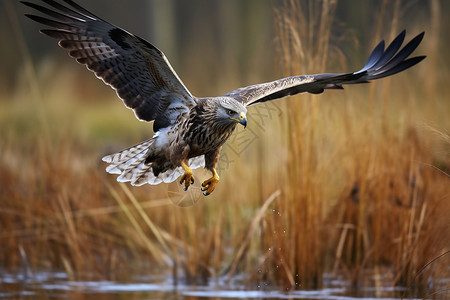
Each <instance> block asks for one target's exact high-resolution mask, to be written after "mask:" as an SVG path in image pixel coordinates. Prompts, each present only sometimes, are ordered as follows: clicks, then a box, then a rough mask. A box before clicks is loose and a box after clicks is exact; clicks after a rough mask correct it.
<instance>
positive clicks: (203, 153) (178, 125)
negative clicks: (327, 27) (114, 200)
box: [22, 0, 425, 196]
mask: <svg viewBox="0 0 450 300" xmlns="http://www.w3.org/2000/svg"><path fill="white" fill-rule="evenodd" d="M42 1H43V2H45V3H46V4H48V5H49V6H50V7H51V8H46V7H44V6H41V5H38V4H35V3H30V2H26V1H23V2H22V3H23V4H25V5H27V6H29V7H31V8H33V9H35V10H37V11H39V12H41V13H43V14H45V15H46V17H41V16H36V15H26V16H27V17H29V18H30V19H32V20H34V21H36V22H39V23H42V24H44V25H46V26H49V27H51V29H43V30H41V33H43V34H46V35H48V36H50V37H53V38H56V39H58V40H59V46H61V47H62V48H65V49H67V50H69V54H70V56H72V57H73V58H75V59H76V60H77V62H79V63H80V64H84V65H86V66H87V68H88V69H89V70H91V71H93V72H94V73H95V75H96V76H97V77H98V78H100V79H102V80H103V81H104V82H105V83H106V84H108V85H110V86H111V87H112V88H113V89H114V90H116V92H117V95H118V96H119V97H120V98H121V99H122V100H123V102H124V104H125V106H126V107H127V108H130V109H132V110H133V111H134V113H135V115H136V117H137V118H138V119H139V120H142V121H147V122H150V121H154V122H153V130H154V132H155V134H154V136H153V137H152V138H150V139H149V140H147V141H144V142H142V143H140V144H138V145H136V146H133V147H131V148H128V149H126V150H123V151H121V152H118V153H115V154H111V155H108V156H105V157H103V161H105V162H106V163H108V164H109V165H108V167H107V168H106V171H107V172H109V173H111V174H118V175H119V176H118V178H117V180H118V181H120V182H130V183H131V184H132V185H136V186H140V185H143V184H146V183H149V184H159V183H161V182H166V183H168V182H173V181H175V180H176V179H177V178H178V177H180V176H181V178H180V180H179V182H180V184H183V183H184V190H187V189H188V188H189V186H190V185H191V184H193V183H194V177H193V175H192V169H195V168H199V167H204V168H206V169H207V170H209V171H211V173H212V177H211V178H210V179H208V180H206V181H204V182H203V183H202V191H203V193H204V195H205V196H206V195H209V194H211V193H212V192H213V191H214V189H215V187H216V185H217V183H218V181H219V175H218V174H217V172H216V169H215V168H216V165H217V161H218V157H219V153H220V150H221V148H222V145H223V144H224V143H225V142H226V141H227V139H228V138H229V137H230V135H231V134H232V133H233V130H234V129H235V127H236V125H237V124H241V125H243V126H244V127H245V126H246V125H247V118H246V114H247V107H248V106H251V105H254V104H257V103H262V102H265V101H270V100H274V99H278V98H282V97H285V96H291V95H295V94H298V93H303V92H308V93H313V94H319V93H322V92H323V91H324V90H325V89H342V88H343V87H342V86H343V85H344V84H356V83H367V82H369V81H370V80H374V79H378V78H383V77H386V76H390V75H393V74H396V73H398V72H401V71H403V70H406V69H408V68H410V67H412V66H414V65H415V64H417V63H419V62H420V61H422V60H423V59H424V58H425V56H417V57H413V58H408V57H409V55H410V54H411V53H412V52H413V51H414V50H415V49H416V48H417V46H418V45H419V44H420V42H421V41H422V38H423V35H424V33H421V34H419V35H417V36H416V37H415V38H413V39H412V40H411V41H410V42H409V43H407V44H406V45H405V46H404V47H403V48H401V46H402V44H403V41H404V38H405V31H402V32H401V33H400V34H399V35H398V36H397V37H396V38H395V39H394V41H393V42H392V43H391V44H390V45H389V46H388V47H387V48H386V49H385V44H384V41H382V42H380V43H379V44H378V46H376V47H375V49H374V50H373V52H372V53H371V55H370V56H369V59H368V61H367V63H366V65H365V66H364V67H363V68H362V69H361V70H359V71H357V72H352V73H327V74H315V75H299V76H293V77H287V78H283V79H279V80H276V81H272V82H268V83H261V84H256V85H252V86H248V87H243V88H239V89H237V90H235V91H232V92H229V93H227V94H225V95H222V96H220V97H207V98H198V97H195V96H193V95H192V94H191V93H190V92H189V90H188V89H187V88H186V87H185V85H184V84H183V82H182V81H181V80H180V78H179V77H178V75H177V74H176V73H175V71H174V70H173V69H172V67H171V65H170V63H169V62H168V60H167V59H166V57H165V56H164V54H163V53H162V52H161V51H160V50H159V49H158V48H156V47H155V46H153V45H152V44H150V43H149V42H147V41H146V40H144V39H142V38H140V37H138V36H136V35H133V34H132V33H129V32H127V31H125V30H123V29H121V28H119V27H117V26H114V25H112V24H110V23H108V22H106V21H104V20H102V19H101V18H99V17H97V16H95V15H94V14H92V13H91V12H89V11H87V10H86V9H84V8H82V7H81V6H79V5H78V4H76V3H74V2H73V1H71V0H62V1H63V2H64V3H65V4H61V3H59V2H56V1H54V0H42Z"/></svg>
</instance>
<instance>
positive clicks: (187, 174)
mask: <svg viewBox="0 0 450 300" xmlns="http://www.w3.org/2000/svg"><path fill="white" fill-rule="evenodd" d="M181 166H182V167H183V169H184V174H183V176H181V179H180V184H183V181H184V188H183V190H185V191H187V190H188V188H189V186H190V185H191V184H194V176H192V169H191V168H189V166H188V165H187V164H186V162H185V161H182V162H181Z"/></svg>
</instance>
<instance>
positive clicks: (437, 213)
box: [0, 0, 450, 296]
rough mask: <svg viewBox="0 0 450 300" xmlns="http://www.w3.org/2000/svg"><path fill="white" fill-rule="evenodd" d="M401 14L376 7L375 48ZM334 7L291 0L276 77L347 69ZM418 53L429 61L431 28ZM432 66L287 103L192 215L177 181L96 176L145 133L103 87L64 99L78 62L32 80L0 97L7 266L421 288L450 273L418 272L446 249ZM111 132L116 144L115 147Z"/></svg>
mask: <svg viewBox="0 0 450 300" xmlns="http://www.w3.org/2000/svg"><path fill="white" fill-rule="evenodd" d="M383 3H385V2H383ZM433 3H434V2H433ZM435 5H436V4H435ZM395 7H396V6H392V7H391V6H390V4H387V3H385V4H384V6H382V7H381V8H382V11H384V13H385V14H386V16H385V18H384V19H383V20H384V21H385V22H380V24H379V26H378V27H377V28H376V32H377V34H376V36H375V37H374V41H373V43H375V42H376V40H378V39H379V37H380V36H383V37H384V36H389V35H391V36H392V34H393V33H395V32H397V31H399V30H398V29H399V28H396V27H398V26H399V25H396V24H399V23H401V21H402V19H401V17H400V16H399V15H397V13H398V10H396V9H394V8H395ZM335 8H336V2H335V1H331V0H326V1H320V2H319V1H285V3H284V8H283V9H279V10H278V11H277V19H276V28H277V44H278V45H279V50H280V54H279V57H281V58H282V61H281V62H280V65H281V67H282V69H283V70H284V74H285V75H290V74H307V73H319V72H323V71H324V70H327V69H329V68H336V69H337V68H339V69H342V68H346V59H345V58H346V57H345V55H344V54H343V52H342V51H340V50H339V48H338V47H337V45H339V42H340V41H342V39H346V40H347V41H351V40H353V39H351V38H348V36H347V37H346V36H345V35H344V34H341V35H340V34H338V33H336V32H335V31H336V29H335V28H334V27H333V26H334V24H335V22H334V11H335ZM431 11H432V13H433V14H436V13H437V12H436V11H438V9H436V8H434V9H433V10H431ZM388 12H391V13H392V14H393V16H391V15H389V14H388ZM432 17H433V19H435V18H434V15H433V16H432ZM386 19H388V20H394V21H393V22H392V23H390V22H387V21H386ZM431 26H439V24H437V25H436V24H434V25H433V24H432V25H431ZM339 30H340V31H342V30H343V29H342V28H341V29H339ZM342 32H344V33H348V31H345V30H344V31H342ZM433 32H434V31H433ZM391 33H392V34H391ZM424 44H425V45H424V46H423V47H422V46H421V48H420V49H419V50H420V51H421V52H423V53H426V54H427V55H428V56H429V57H434V56H438V52H439V50H440V49H441V47H442V46H441V45H440V44H439V40H438V35H437V34H428V33H427V35H426V38H425V41H424ZM358 51H359V50H358ZM430 60H431V61H432V63H428V61H429V59H427V60H426V61H425V62H423V63H421V64H420V65H419V66H417V67H415V68H413V69H411V70H408V71H407V72H405V74H402V75H398V76H396V78H395V79H386V80H383V81H381V82H377V83H373V84H371V85H370V86H365V87H362V86H361V87H359V86H358V87H349V88H348V89H346V90H345V91H344V92H333V91H331V92H327V93H325V94H323V95H320V96H312V95H301V96H298V97H296V98H299V99H295V98H290V99H287V100H281V101H280V102H278V103H277V104H276V105H277V106H278V107H279V108H280V109H281V115H280V116H277V117H274V118H273V119H272V120H271V124H266V125H267V126H266V127H265V128H264V130H260V129H258V128H253V129H252V130H253V131H254V132H255V133H256V134H257V136H259V139H257V142H255V143H253V144H251V145H250V146H249V147H248V148H247V149H246V150H245V151H243V152H242V153H241V154H240V155H239V157H237V156H234V157H232V155H233V154H232V152H231V151H230V150H228V151H225V154H228V155H229V156H230V157H232V158H233V159H235V160H237V162H236V163H234V164H232V165H231V166H230V168H229V169H227V170H225V171H224V172H223V174H221V175H222V176H221V178H222V180H221V183H220V185H219V187H218V189H217V190H216V191H215V192H214V194H213V195H212V196H210V197H208V198H201V199H200V200H198V199H197V198H195V196H196V195H195V191H193V192H194V194H192V195H193V196H194V198H195V201H198V202H197V203H196V205H194V206H189V207H179V206H176V205H173V202H176V200H174V196H173V193H172V192H173V191H178V190H179V189H178V186H176V185H161V186H146V187H141V188H133V187H130V186H129V185H124V184H119V183H117V182H116V181H115V178H114V176H110V175H108V174H105V172H104V165H103V164H101V163H100V157H101V156H102V154H104V153H107V152H111V151H115V150H117V149H118V148H121V147H125V146H126V145H127V144H132V143H135V142H138V141H139V140H143V138H144V136H145V137H146V136H148V134H149V133H148V127H146V126H145V124H139V123H137V122H135V121H134V120H133V116H132V114H131V115H130V114H129V112H124V111H123V107H122V105H121V103H118V102H117V103H115V104H114V105H111V106H106V105H105V103H108V102H107V100H110V99H109V98H111V94H107V95H103V94H102V93H98V94H94V95H84V96H83V97H84V98H87V99H91V98H92V99H94V98H97V100H96V101H98V102H99V103H100V105H96V104H90V101H86V102H83V103H79V102H78V103H77V101H78V96H79V95H77V93H76V92H74V93H67V92H63V91H66V90H67V89H69V90H70V89H72V90H73V89H76V88H74V87H71V85H70V83H69V82H73V81H75V82H76V81H77V79H76V78H74V77H73V76H76V75H72V74H73V72H74V71H73V69H67V70H60V76H59V78H58V79H55V81H53V84H45V83H46V77H45V76H43V75H39V74H38V75H36V76H35V75H28V77H27V80H24V83H22V85H20V87H19V88H18V89H17V91H16V92H15V93H14V94H13V95H1V96H2V98H5V99H15V101H13V103H14V104H11V105H9V104H7V103H6V101H2V102H0V105H2V106H3V107H5V108H6V109H2V110H1V111H3V113H0V114H1V119H0V120H1V124H0V133H1V134H2V136H3V137H4V138H3V142H2V143H1V144H0V153H1V154H0V167H1V168H0V183H1V186H0V227H1V228H2V230H1V233H0V265H1V266H2V267H4V268H6V269H8V270H13V271H20V270H21V268H22V267H23V265H24V258H23V256H26V257H27V259H28V261H29V267H30V268H31V269H35V270H37V269H63V270H65V271H66V272H67V273H68V274H69V275H70V276H71V277H73V278H74V279H81V278H87V277H91V278H92V277H93V278H108V279H116V280H125V279H127V278H128V277H129V276H131V275H133V274H136V273H151V274H155V273H163V274H165V276H167V274H172V275H173V277H174V278H175V279H176V280H177V279H183V280H185V281H187V282H190V283H203V282H206V281H207V280H209V279H218V278H219V277H220V276H223V275H228V276H229V277H228V278H229V279H230V280H231V281H233V280H235V278H236V277H234V275H237V274H239V273H244V274H245V275H246V276H245V281H246V282H247V283H248V284H249V285H255V286H260V287H262V288H264V287H265V288H271V287H272V288H283V289H288V290H289V289H296V288H313V287H320V286H321V284H322V278H323V277H322V276H323V274H324V272H330V273H334V274H342V275H343V276H345V277H346V278H347V279H348V280H349V281H351V282H353V283H354V285H355V286H357V285H358V284H369V285H374V286H376V284H377V282H376V281H372V280H374V279H370V280H371V281H370V282H364V281H365V280H366V279H367V278H366V277H365V276H362V274H363V273H364V272H365V271H366V270H368V269H370V270H373V271H374V272H375V274H382V273H383V274H384V275H388V276H390V277H391V278H392V284H394V285H402V286H410V287H411V288H410V290H413V289H414V287H417V288H420V289H422V290H423V288H424V287H425V285H426V283H427V282H428V281H429V280H438V279H439V278H448V277H449V276H448V275H449V274H448V268H447V266H448V263H446V262H448V260H449V258H448V255H447V256H444V257H443V258H441V259H440V260H438V261H436V263H433V264H431V265H430V266H428V267H427V268H426V269H424V270H423V271H422V272H420V270H421V269H422V267H423V266H425V265H426V264H427V262H429V261H431V260H432V259H433V258H436V257H438V256H439V255H440V254H442V253H444V252H445V251H448V250H449V248H450V242H449V241H450V231H449V227H448V217H449V216H450V205H449V204H448V203H449V195H450V188H449V186H450V184H449V181H450V179H449V175H448V173H449V169H450V161H449V151H448V149H449V146H450V142H449V140H450V139H449V136H448V133H447V132H445V128H449V126H450V124H449V123H448V118H446V115H447V114H448V113H447V112H448V110H449V105H448V101H443V100H445V95H448V92H449V88H448V87H447V86H443V87H442V88H441V90H440V92H436V90H438V89H437V88H436V85H437V83H436V80H437V79H436V75H423V74H439V72H441V70H440V69H439V64H438V63H436V60H435V59H430ZM50 68H51V66H50ZM82 71H84V70H82ZM76 74H78V73H76ZM68 78H69V79H71V80H68ZM89 80H91V81H93V79H92V78H89ZM78 81H80V79H79V78H78ZM26 82H31V83H32V88H31V90H30V86H29V85H28V84H26ZM81 82H83V84H84V81H83V80H81ZM417 83H423V88H422V85H419V84H417ZM89 84H90V83H89ZM39 86H43V88H41V90H39V91H37V92H36V90H35V89H36V87H39ZM40 94H41V96H37V95H40ZM62 94H64V101H65V102H64V105H62V104H61V99H60V97H61V96H60V95H62ZM35 97H38V98H37V99H36V98H35ZM29 98H33V99H35V100H36V102H35V103H29V102H28V100H27V99H29ZM98 98H108V99H107V100H106V99H105V101H103V100H102V99H98ZM92 101H94V100H92ZM423 107H426V109H422V108H423ZM38 109H39V111H40V112H39V114H36V113H35V112H36V111H37V110H38ZM41 110H42V111H43V113H41V112H42V111H41ZM74 111H76V112H77V114H76V116H74V114H73V112H74ZM127 113H128V114H127ZM250 113H251V111H250ZM124 114H127V115H126V117H124ZM129 115H130V116H129ZM128 116H129V117H128ZM111 120H112V121H111ZM418 120H425V121H423V123H420V122H418ZM51 124H60V125H58V126H50V125H51ZM250 135H251V132H249V131H246V132H245V133H244V135H243V136H244V137H248V136H250ZM117 136H119V137H120V136H122V137H123V145H120V146H118V145H116V144H113V143H112V142H111V141H112V140H114V139H117ZM124 139H129V140H124ZM235 143H236V144H238V143H239V141H236V142H235ZM233 146H235V147H238V145H233ZM102 152H104V153H102ZM197 176H199V177H202V176H206V175H205V174H203V173H199V174H197ZM197 181H198V180H197ZM230 191H231V192H230ZM169 195H171V197H172V198H171V199H170V197H169ZM19 249H23V251H22V253H23V255H22V256H21V254H20V252H21V251H19ZM419 272H420V273H419ZM361 278H363V279H361ZM423 296H425V295H423Z"/></svg>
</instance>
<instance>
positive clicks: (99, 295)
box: [0, 272, 442, 300]
mask: <svg viewBox="0 0 450 300" xmlns="http://www.w3.org/2000/svg"><path fill="white" fill-rule="evenodd" d="M404 295H405V289H404V288H393V287H391V286H390V284H389V281H388V280H384V279H383V278H378V281H377V287H363V288H359V289H358V292H355V291H353V290H352V289H351V288H350V287H349V284H348V283H347V282H345V281H343V280H340V279H339V278H336V277H332V276H330V275H324V287H323V288H321V289H318V290H295V291H280V290H279V289H276V288H273V287H265V286H255V287H253V288H251V287H250V288H249V287H246V286H244V285H241V284H239V283H238V280H236V282H235V283H233V284H229V283H228V284H226V283H225V282H224V281H222V280H221V279H216V280H215V282H214V283H211V284H208V285H206V286H190V285H183V284H174V282H173V281H171V280H170V279H167V278H166V279H161V278H159V277H157V276H148V277H145V276H136V277H133V278H132V280H131V281H129V282H117V281H72V280H70V279H69V278H68V276H67V275H66V273H63V272H38V273H33V274H28V275H27V276H24V275H23V274H10V273H6V272H2V273H1V274H0V299H96V300H100V299H169V300H180V299H185V300H192V299H340V300H343V299H365V300H368V299H374V298H376V299H401V298H402V296H404ZM420 298H421V297H420ZM420 298H417V297H411V296H410V295H409V296H408V297H406V299H420ZM440 299H442V298H440Z"/></svg>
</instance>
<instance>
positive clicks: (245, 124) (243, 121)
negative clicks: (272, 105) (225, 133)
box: [239, 117, 247, 128]
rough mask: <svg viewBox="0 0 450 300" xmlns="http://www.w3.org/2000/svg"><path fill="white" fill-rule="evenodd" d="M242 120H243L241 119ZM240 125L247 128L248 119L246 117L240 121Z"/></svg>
mask: <svg viewBox="0 0 450 300" xmlns="http://www.w3.org/2000/svg"><path fill="white" fill-rule="evenodd" d="M240 119H241V118H240ZM239 124H241V125H242V126H244V128H245V127H247V118H246V117H244V118H242V119H241V120H240V121H239Z"/></svg>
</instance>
